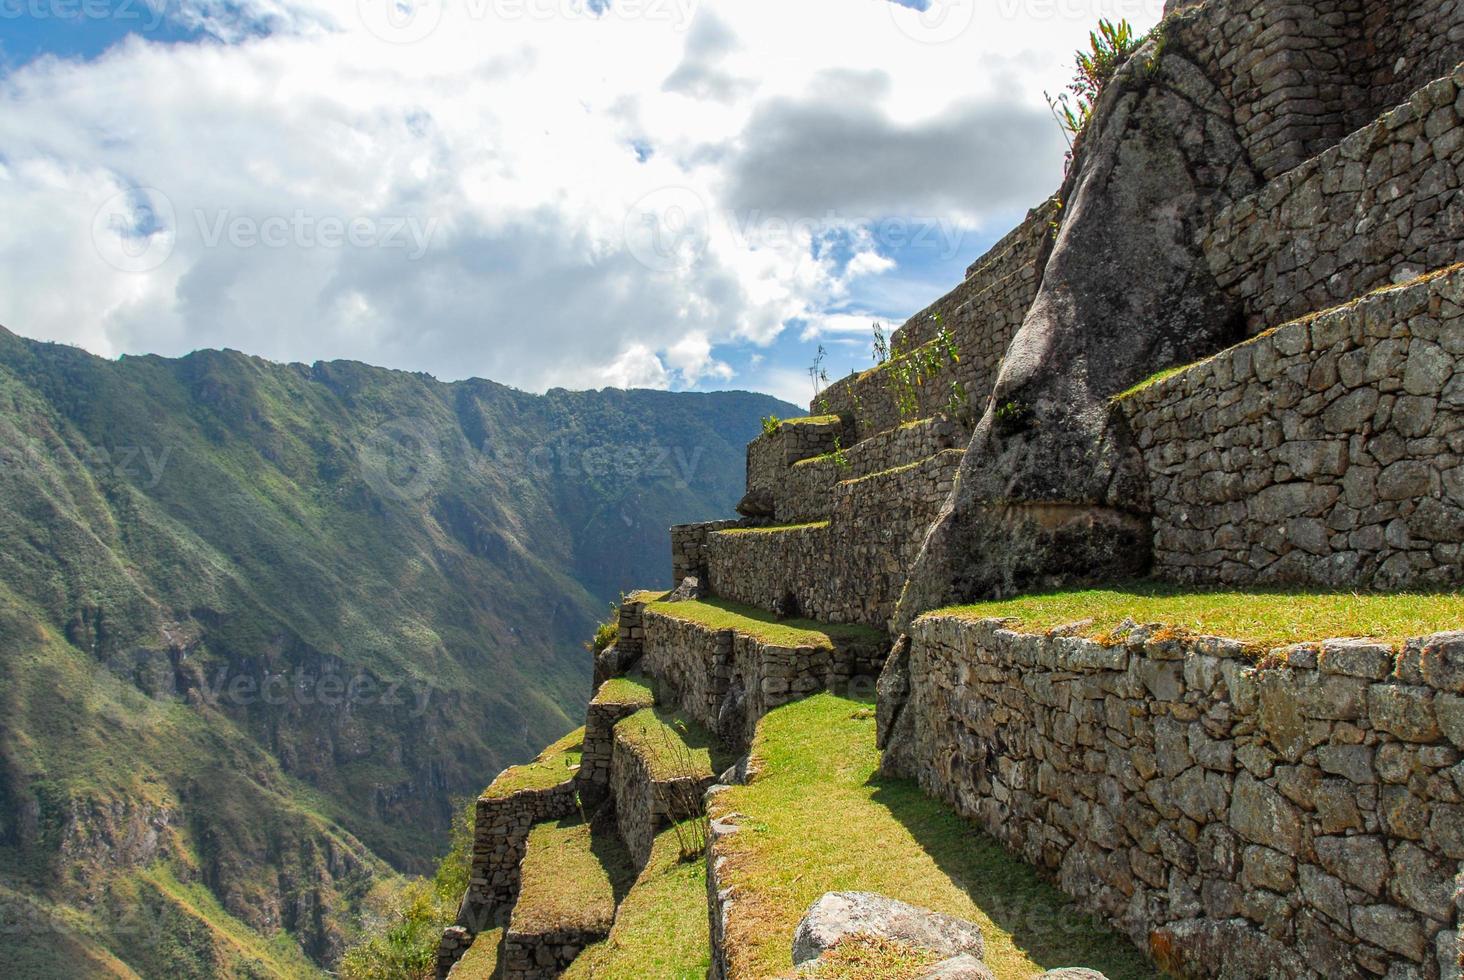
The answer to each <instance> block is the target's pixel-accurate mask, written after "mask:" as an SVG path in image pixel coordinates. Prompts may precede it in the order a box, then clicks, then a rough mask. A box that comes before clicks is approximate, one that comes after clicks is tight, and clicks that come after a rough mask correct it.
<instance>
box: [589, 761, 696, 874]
mask: <svg viewBox="0 0 1464 980" xmlns="http://www.w3.org/2000/svg"><path fill="white" fill-rule="evenodd" d="M714 782H716V780H715V779H713V778H712V777H711V776H706V777H703V778H692V777H684V778H680V779H672V780H658V779H657V778H656V777H655V775H654V774H652V772H651V770H650V768H649V767H648V766H647V764H646V760H645V759H644V758H642V756H641V754H640V752H639V751H637V749H636V747H635V745H633V744H632V743H631V742H630V741H628V740H627V739H625V738H616V740H615V755H614V761H613V762H612V764H611V775H610V786H611V793H612V795H613V796H614V798H615V825H616V829H617V830H618V831H619V833H620V839H621V840H622V841H624V842H625V848H626V850H628V851H629V852H630V856H631V859H632V860H633V861H634V862H635V866H636V868H637V869H641V868H644V867H645V866H646V863H647V862H648V861H650V859H651V850H652V849H653V848H654V847H655V846H656V834H657V833H659V832H660V831H661V830H662V829H664V828H666V827H668V826H670V825H671V823H672V821H673V820H688V819H690V818H691V817H693V816H696V815H697V814H699V813H700V812H701V799H702V796H703V794H705V793H706V791H707V790H708V789H710V788H711V786H712V784H713V783H714ZM691 801H695V803H696V812H695V813H688V812H685V811H686V810H688V809H690V806H689V805H688V804H689V803H690V802H691Z"/></svg>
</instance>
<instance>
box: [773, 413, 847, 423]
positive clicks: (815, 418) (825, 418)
mask: <svg viewBox="0 0 1464 980" xmlns="http://www.w3.org/2000/svg"><path fill="white" fill-rule="evenodd" d="M841 421H842V420H841V419H840V418H839V416H837V415H805V416H804V417H803V418H798V419H784V420H783V421H782V423H781V424H782V425H838V424H839V423H840V422H841Z"/></svg>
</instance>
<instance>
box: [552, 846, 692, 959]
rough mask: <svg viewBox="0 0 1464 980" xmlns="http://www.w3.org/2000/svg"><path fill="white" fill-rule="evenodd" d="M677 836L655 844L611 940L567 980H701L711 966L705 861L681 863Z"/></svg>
mask: <svg viewBox="0 0 1464 980" xmlns="http://www.w3.org/2000/svg"><path fill="white" fill-rule="evenodd" d="M679 852H680V847H679V845H678V843H677V840H676V833H675V831H671V830H668V831H665V832H664V833H662V834H661V835H660V836H659V837H657V838H656V844H655V848H654V850H653V851H652V852H651V859H650V861H649V862H648V863H647V864H646V867H645V870H644V871H642V872H641V875H640V877H639V878H638V879H637V880H636V882H635V884H634V885H633V886H632V887H631V889H630V892H629V893H628V894H627V895H626V896H625V899H624V900H623V901H622V902H621V903H620V909H619V911H618V912H617V913H616V915H615V928H614V929H612V930H611V932H610V938H609V939H607V940H606V941H605V942H603V943H599V944H597V945H595V946H591V947H590V948H589V949H587V950H585V951H584V952H583V953H581V954H580V957H579V959H577V960H575V962H574V965H573V966H571V967H570V968H569V969H568V970H567V971H566V972H565V973H564V980H702V978H703V977H705V976H706V975H707V967H708V966H710V965H711V942H710V939H709V938H708V935H707V872H706V862H705V861H690V862H682V861H681V860H680V853H679Z"/></svg>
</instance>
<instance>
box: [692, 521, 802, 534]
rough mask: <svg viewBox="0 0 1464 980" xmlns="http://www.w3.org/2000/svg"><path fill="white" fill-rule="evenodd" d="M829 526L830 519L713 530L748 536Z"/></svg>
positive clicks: (720, 532)
mask: <svg viewBox="0 0 1464 980" xmlns="http://www.w3.org/2000/svg"><path fill="white" fill-rule="evenodd" d="M828 526H829V522H828V521H807V522H805V523H803V524H768V525H766V526H763V527H733V528H728V529H727V530H725V531H713V532H712V533H713V534H714V535H715V534H725V535H727V536H728V537H739V536H741V537H746V536H749V535H756V534H782V533H784V532H787V531H809V530H813V529H815V528H817V529H824V528H827V527H828Z"/></svg>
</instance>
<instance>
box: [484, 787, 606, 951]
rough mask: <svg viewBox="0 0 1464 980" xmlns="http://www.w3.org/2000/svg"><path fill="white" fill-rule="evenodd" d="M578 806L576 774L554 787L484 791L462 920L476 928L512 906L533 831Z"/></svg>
mask: <svg viewBox="0 0 1464 980" xmlns="http://www.w3.org/2000/svg"><path fill="white" fill-rule="evenodd" d="M577 809H578V804H577V803H576V801H575V782H574V780H573V779H569V780H566V781H565V782H563V783H561V784H560V785H558V786H554V787H551V788H549V789H542V790H524V791H523V792H519V793H514V794H512V795H510V796H505V797H497V798H495V797H490V796H483V797H480V798H479V799H478V803H477V808H476V813H475V821H474V825H473V826H474V829H473V864H472V868H471V870H470V872H469V879H468V893H467V895H466V897H465V898H464V899H463V907H462V910H461V911H460V913H459V922H458V924H459V925H460V926H466V927H467V928H468V929H469V930H470V931H471V932H473V933H474V934H476V933H478V932H480V931H481V930H482V929H483V928H484V927H485V925H486V924H487V923H488V922H490V921H492V919H493V917H494V916H495V915H497V914H499V913H501V912H502V911H503V910H505V909H511V908H513V903H514V901H515V900H516V899H517V897H518V889H519V865H520V864H522V863H523V859H524V847H525V844H526V843H527V841H528V839H529V831H530V830H532V829H533V827H534V825H535V824H539V823H544V822H545V821H548V820H559V819H561V818H563V817H567V816H569V815H570V814H572V813H574V812H576V810H577ZM462 948H464V949H465V948H466V946H464V947H462ZM459 955H461V950H459Z"/></svg>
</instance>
